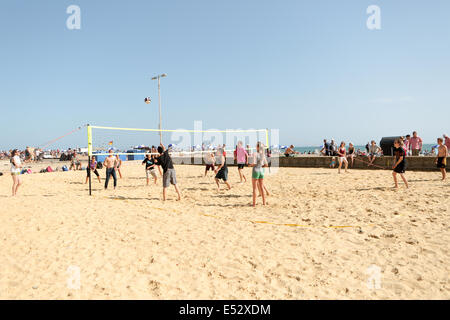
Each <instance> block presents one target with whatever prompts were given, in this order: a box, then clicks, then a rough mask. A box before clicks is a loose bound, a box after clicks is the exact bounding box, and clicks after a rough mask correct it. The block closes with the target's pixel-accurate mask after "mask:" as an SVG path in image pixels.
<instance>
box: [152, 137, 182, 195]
mask: <svg viewBox="0 0 450 320" xmlns="http://www.w3.org/2000/svg"><path fill="white" fill-rule="evenodd" d="M158 153H159V156H158V157H157V158H156V161H157V163H158V164H159V165H160V166H161V167H162V168H163V201H166V191H167V188H168V187H169V186H170V185H171V184H172V185H173V186H174V187H175V191H176V192H177V194H178V199H177V200H178V201H180V200H181V195H180V190H179V189H178V186H177V177H176V172H175V169H174V167H173V162H172V158H171V157H170V155H169V150H166V148H165V147H164V145H163V144H162V143H161V145H160V146H159V147H158Z"/></svg>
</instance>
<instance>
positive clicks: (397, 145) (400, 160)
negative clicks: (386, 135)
mask: <svg viewBox="0 0 450 320" xmlns="http://www.w3.org/2000/svg"><path fill="white" fill-rule="evenodd" d="M394 155H395V163H394V165H393V166H392V169H393V170H394V171H392V176H393V177H394V183H395V188H396V189H397V188H398V183H397V174H399V175H400V177H401V178H402V180H403V182H404V183H405V185H406V188H408V181H407V180H406V177H405V170H406V160H405V158H406V152H405V149H403V142H402V141H401V140H400V139H396V140H395V141H394Z"/></svg>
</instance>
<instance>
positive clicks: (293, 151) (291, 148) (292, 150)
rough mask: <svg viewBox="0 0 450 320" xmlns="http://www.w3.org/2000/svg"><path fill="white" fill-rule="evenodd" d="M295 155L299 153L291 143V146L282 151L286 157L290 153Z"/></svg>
mask: <svg viewBox="0 0 450 320" xmlns="http://www.w3.org/2000/svg"><path fill="white" fill-rule="evenodd" d="M291 154H292V155H294V156H295V155H296V154H299V153H298V152H297V151H295V150H294V146H293V145H292V144H291V146H290V147H289V148H287V149H286V151H284V155H285V156H286V157H289V156H290V155H291Z"/></svg>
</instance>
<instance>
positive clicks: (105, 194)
mask: <svg viewBox="0 0 450 320" xmlns="http://www.w3.org/2000/svg"><path fill="white" fill-rule="evenodd" d="M41 166H42V165H41ZM42 167H44V166H42ZM229 169H230V174H229V177H230V182H231V184H232V187H233V188H232V189H231V190H230V191H225V190H221V191H220V192H217V190H216V188H215V183H214V179H213V178H212V176H211V173H210V176H209V177H208V178H203V177H202V175H203V173H204V167H201V166H183V165H177V166H176V170H177V179H178V182H179V186H180V188H181V191H182V201H181V202H177V201H175V198H176V194H175V191H174V189H173V188H170V190H169V191H168V201H166V202H165V203H163V202H162V201H161V196H162V192H161V191H162V190H161V189H162V188H161V180H159V181H158V184H157V186H154V185H151V186H149V187H146V186H145V173H144V169H143V167H142V166H141V165H140V162H139V163H136V162H135V163H132V162H126V163H124V164H123V168H122V171H123V174H124V179H122V180H119V187H118V189H117V190H116V191H114V190H112V188H111V189H110V190H107V191H104V190H102V185H100V184H99V183H98V181H96V180H95V179H93V181H92V184H93V188H94V191H93V196H92V197H89V195H88V191H87V185H85V184H84V180H85V177H86V172H85V171H77V172H57V173H46V174H32V175H25V176H22V177H23V180H24V185H23V187H22V188H21V189H20V190H19V196H18V197H16V198H12V197H10V192H11V191H10V188H11V180H12V179H11V177H10V175H9V173H8V166H7V165H4V164H2V166H1V167H0V171H3V173H4V176H2V177H0V203H1V207H2V211H1V214H0V241H1V253H0V265H1V268H0V298H1V299H449V298H450V281H449V271H450V267H449V261H450V259H449V246H450V245H449V244H450V228H449V213H450V206H449V200H448V199H449V194H450V181H447V182H442V181H440V180H439V179H440V173H439V172H407V177H408V179H409V180H410V184H411V188H410V189H409V190H406V189H405V188H404V186H403V184H402V183H400V189H399V190H393V188H392V186H393V181H392V175H391V172H390V171H365V170H354V171H350V172H349V173H348V174H341V175H338V174H337V169H334V170H331V169H303V168H280V169H279V172H278V173H277V174H272V175H268V176H267V177H266V179H265V182H266V185H267V186H268V188H269V190H270V192H271V193H272V194H271V196H270V197H269V198H268V202H269V205H268V206H266V207H263V206H262V205H261V199H258V202H259V204H258V206H257V208H252V207H251V206H250V203H251V183H250V182H248V183H246V184H238V183H237V181H238V180H239V178H238V173H237V168H235V167H230V168H229ZM245 172H246V174H247V177H248V178H249V177H250V176H251V170H250V169H249V168H246V169H245ZM101 175H102V178H104V175H105V173H104V170H101ZM93 178H95V176H93ZM102 182H103V181H102ZM377 268H380V274H379V275H377V274H376V271H377ZM74 270H75V271H74ZM76 270H79V271H80V284H81V287H80V288H79V289H77V288H76V286H77V281H76V280H75V281H74V280H73V279H74V276H73V275H74V274H76ZM74 272H75V273H74ZM370 278H375V279H377V280H379V282H376V281H375V282H370V283H372V285H368V283H369V281H368V280H369V279H370ZM377 284H379V288H378V287H377ZM68 285H69V286H68ZM377 288H378V289H377Z"/></svg>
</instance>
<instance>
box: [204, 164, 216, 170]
mask: <svg viewBox="0 0 450 320" xmlns="http://www.w3.org/2000/svg"><path fill="white" fill-rule="evenodd" d="M210 169H211V170H212V171H214V169H215V167H214V165H213V164H207V165H206V171H209V170H210Z"/></svg>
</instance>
